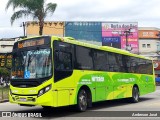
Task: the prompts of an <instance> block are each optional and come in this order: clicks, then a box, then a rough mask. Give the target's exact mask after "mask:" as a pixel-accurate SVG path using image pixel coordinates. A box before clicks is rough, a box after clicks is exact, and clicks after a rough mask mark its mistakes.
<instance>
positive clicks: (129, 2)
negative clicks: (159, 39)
mask: <svg viewBox="0 0 160 120" xmlns="http://www.w3.org/2000/svg"><path fill="white" fill-rule="evenodd" d="M7 1H8V0H3V1H2V0H1V1H0V11H1V12H0V16H1V19H0V20H1V22H0V29H2V28H3V30H4V29H6V27H10V29H12V28H13V27H19V26H20V24H21V23H22V22H24V21H32V19H30V18H23V19H19V20H18V21H16V22H15V23H14V24H13V27H11V24H10V17H11V15H12V14H13V10H12V9H11V8H10V9H8V10H7V12H6V11H5V6H6V3H7ZM47 2H54V3H57V4H58V6H57V9H56V11H55V13H54V14H53V16H48V17H47V18H46V21H117V22H138V24H139V26H147V27H160V24H159V20H160V14H159V9H160V7H159V5H160V0H54V1H53V0H47ZM17 29H18V28H17ZM19 29H21V28H19ZM7 30H9V29H7ZM13 30H14V29H13ZM1 32H3V31H2V30H1ZM3 33H4V34H5V32H3ZM1 35H2V33H0V38H1V37H2V36H1ZM7 35H8V34H7ZM3 36H4V35H3Z"/></svg>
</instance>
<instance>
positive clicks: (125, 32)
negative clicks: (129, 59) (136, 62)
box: [124, 28, 132, 51]
mask: <svg viewBox="0 0 160 120" xmlns="http://www.w3.org/2000/svg"><path fill="white" fill-rule="evenodd" d="M124 35H125V37H126V50H128V51H130V50H131V49H132V48H131V46H130V45H129V44H128V36H130V35H132V34H131V28H129V29H128V30H126V31H124Z"/></svg>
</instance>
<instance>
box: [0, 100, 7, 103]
mask: <svg viewBox="0 0 160 120" xmlns="http://www.w3.org/2000/svg"><path fill="white" fill-rule="evenodd" d="M8 101H9V100H0V103H4V102H8Z"/></svg>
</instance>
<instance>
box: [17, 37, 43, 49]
mask: <svg viewBox="0 0 160 120" xmlns="http://www.w3.org/2000/svg"><path fill="white" fill-rule="evenodd" d="M44 42H45V40H44V38H41V39H33V40H26V41H21V42H19V43H18V48H24V47H32V46H37V45H44V44H45V43H44Z"/></svg>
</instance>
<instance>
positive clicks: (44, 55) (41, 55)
mask: <svg viewBox="0 0 160 120" xmlns="http://www.w3.org/2000/svg"><path fill="white" fill-rule="evenodd" d="M51 74H52V70H51V49H38V50H29V51H19V52H15V53H14V54H13V66H12V79H35V78H44V77H49V76H51Z"/></svg>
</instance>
